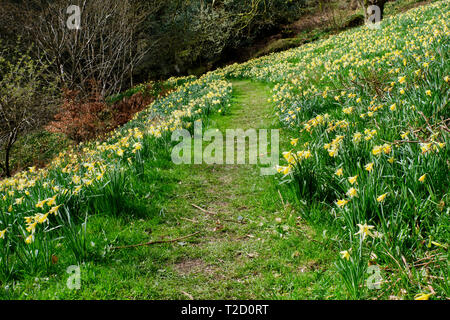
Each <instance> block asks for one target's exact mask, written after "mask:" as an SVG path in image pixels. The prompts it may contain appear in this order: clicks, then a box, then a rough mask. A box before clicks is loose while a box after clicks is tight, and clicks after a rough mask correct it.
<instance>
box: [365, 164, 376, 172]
mask: <svg viewBox="0 0 450 320" xmlns="http://www.w3.org/2000/svg"><path fill="white" fill-rule="evenodd" d="M373 166H374V163H373V162H370V163H368V164H366V165H365V166H364V169H366V170H367V171H368V172H372V170H373Z"/></svg>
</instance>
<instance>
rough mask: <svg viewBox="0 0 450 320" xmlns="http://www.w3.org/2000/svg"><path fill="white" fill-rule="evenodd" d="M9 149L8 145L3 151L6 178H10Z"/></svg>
mask: <svg viewBox="0 0 450 320" xmlns="http://www.w3.org/2000/svg"><path fill="white" fill-rule="evenodd" d="M11 147H12V145H10V144H9V143H8V145H7V146H6V150H5V167H4V169H5V174H6V177H7V178H10V177H11V168H10V166H9V160H10V154H11Z"/></svg>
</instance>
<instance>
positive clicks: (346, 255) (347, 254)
mask: <svg viewBox="0 0 450 320" xmlns="http://www.w3.org/2000/svg"><path fill="white" fill-rule="evenodd" d="M351 250H352V249H350V250H344V251H341V252H340V254H341V258H342V259H346V260H347V261H348V260H350V252H351Z"/></svg>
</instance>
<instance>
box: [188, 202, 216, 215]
mask: <svg viewBox="0 0 450 320" xmlns="http://www.w3.org/2000/svg"><path fill="white" fill-rule="evenodd" d="M191 205H192V206H193V207H194V208H196V209H198V210H200V211H202V212H204V213H206V214H212V215H216V214H217V213H215V212H212V211H208V210H205V209H203V208H201V207H199V206H197V205H195V204H193V203H191Z"/></svg>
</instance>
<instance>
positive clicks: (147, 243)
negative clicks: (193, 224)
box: [112, 231, 200, 249]
mask: <svg viewBox="0 0 450 320" xmlns="http://www.w3.org/2000/svg"><path fill="white" fill-rule="evenodd" d="M199 233H200V231H197V232H195V233H193V234H189V235H187V236H184V237H180V238H176V239H171V240H156V241H150V242H146V243H138V244H130V245H127V246H119V247H113V248H112V249H127V248H136V247H143V246H150V245H152V244H159V243H172V242H177V241H180V240H183V239H186V238H190V237H193V236H195V235H197V234H199Z"/></svg>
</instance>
